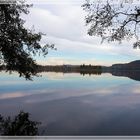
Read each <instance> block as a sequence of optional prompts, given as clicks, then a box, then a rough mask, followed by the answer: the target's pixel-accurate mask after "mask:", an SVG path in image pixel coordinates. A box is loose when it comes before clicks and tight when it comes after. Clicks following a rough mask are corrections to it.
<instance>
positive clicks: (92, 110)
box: [0, 73, 140, 135]
mask: <svg viewBox="0 0 140 140" xmlns="http://www.w3.org/2000/svg"><path fill="white" fill-rule="evenodd" d="M0 81H2V82H1V83H0V114H3V115H4V116H15V115H16V114H18V113H19V111H20V110H25V111H26V112H30V113H31V115H32V120H37V121H39V122H42V123H41V125H40V126H39V133H40V135H140V131H139V130H140V109H139V108H140V94H139V93H140V88H139V87H140V82H139V81H134V80H131V79H129V78H126V77H117V76H112V74H106V73H103V74H101V75H100V76H99V75H92V74H91V75H90V76H89V75H85V76H82V75H80V74H78V73H77V74H73V73H70V74H66V73H65V74H62V73H61V74H59V73H58V74H56V73H42V77H36V78H35V79H34V81H25V79H22V78H18V76H17V77H16V74H15V76H14V75H11V76H8V75H7V74H5V73H3V75H2V76H1V77H0ZM3 81H5V82H3ZM12 82H13V83H12ZM7 83H8V84H7ZM10 83H11V84H10ZM43 130H46V132H45V133H43V134H42V133H41V132H42V131H43Z"/></svg>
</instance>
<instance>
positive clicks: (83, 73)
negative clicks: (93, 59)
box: [80, 71, 102, 76]
mask: <svg viewBox="0 0 140 140" xmlns="http://www.w3.org/2000/svg"><path fill="white" fill-rule="evenodd" d="M80 74H81V75H83V76H84V75H86V74H89V75H101V74H102V72H101V71H80Z"/></svg>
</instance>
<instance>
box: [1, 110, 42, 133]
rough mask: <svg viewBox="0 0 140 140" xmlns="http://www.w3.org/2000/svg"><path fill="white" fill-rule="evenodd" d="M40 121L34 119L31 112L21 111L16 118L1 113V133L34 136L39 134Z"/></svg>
mask: <svg viewBox="0 0 140 140" xmlns="http://www.w3.org/2000/svg"><path fill="white" fill-rule="evenodd" d="M38 125H40V122H35V121H32V120H31V119H30V118H29V113H26V112H23V111H21V112H20V113H19V114H18V115H17V116H15V118H13V119H12V118H11V117H6V118H4V117H2V116H1V115H0V135H3V136H34V135H38Z"/></svg>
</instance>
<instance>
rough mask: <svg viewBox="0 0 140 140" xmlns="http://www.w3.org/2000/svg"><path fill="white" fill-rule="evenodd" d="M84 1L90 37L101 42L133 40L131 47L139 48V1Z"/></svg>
mask: <svg viewBox="0 0 140 140" xmlns="http://www.w3.org/2000/svg"><path fill="white" fill-rule="evenodd" d="M117 2H118V1H116V0H106V1H104V0H86V3H85V4H83V5H82V7H83V9H84V10H85V11H87V13H88V14H87V16H86V18H85V20H86V24H87V25H88V26H90V27H89V30H88V34H89V35H90V36H99V37H101V38H102V41H104V40H107V41H109V42H110V41H118V42H119V43H121V42H122V41H123V40H130V39H135V41H134V44H133V47H134V48H137V47H140V39H139V37H140V31H139V29H140V7H139V4H138V2H139V0H138V1H136V2H137V3H134V2H133V0H122V1H120V2H118V3H117Z"/></svg>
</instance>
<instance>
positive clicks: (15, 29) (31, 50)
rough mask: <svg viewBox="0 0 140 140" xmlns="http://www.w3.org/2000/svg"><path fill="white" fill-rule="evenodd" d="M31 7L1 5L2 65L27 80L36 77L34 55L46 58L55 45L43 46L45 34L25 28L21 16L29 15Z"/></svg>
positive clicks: (0, 43) (0, 60)
mask: <svg viewBox="0 0 140 140" xmlns="http://www.w3.org/2000/svg"><path fill="white" fill-rule="evenodd" d="M31 6H32V5H28V4H25V3H24V2H23V1H15V3H14V4H0V64H1V65H5V67H6V70H8V71H12V70H15V71H18V72H19V74H20V76H23V77H25V78H27V79H31V76H33V75H36V69H37V64H36V61H35V60H34V59H33V55H37V54H42V55H44V56H45V55H47V53H48V48H54V45H53V44H51V45H49V44H46V45H45V46H41V44H40V41H41V37H42V35H43V34H42V33H35V31H34V30H29V29H26V28H25V27H24V23H25V21H24V20H23V19H22V18H21V14H28V13H29V10H28V9H29V8H30V7H31Z"/></svg>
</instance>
